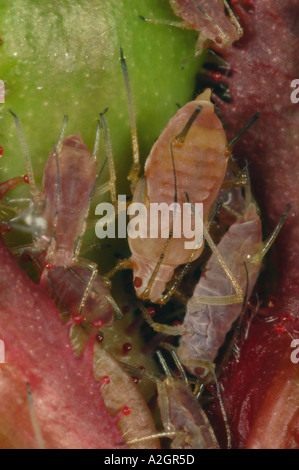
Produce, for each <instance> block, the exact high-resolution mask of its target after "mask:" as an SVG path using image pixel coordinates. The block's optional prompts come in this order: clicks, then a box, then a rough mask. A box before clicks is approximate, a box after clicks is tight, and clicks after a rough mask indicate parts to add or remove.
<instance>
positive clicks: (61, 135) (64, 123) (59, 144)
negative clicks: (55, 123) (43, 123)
mask: <svg viewBox="0 0 299 470" xmlns="http://www.w3.org/2000/svg"><path fill="white" fill-rule="evenodd" d="M68 120H69V117H68V116H66V115H65V116H64V117H63V124H62V128H61V132H60V136H59V140H58V143H57V151H58V153H59V152H60V150H61V147H62V142H63V139H64V134H65V130H66V126H67V123H68Z"/></svg>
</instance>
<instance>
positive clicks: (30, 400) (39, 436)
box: [26, 382, 46, 449]
mask: <svg viewBox="0 0 299 470" xmlns="http://www.w3.org/2000/svg"><path fill="white" fill-rule="evenodd" d="M26 387H27V400H28V405H29V413H30V419H31V424H32V427H33V432H34V436H35V439H36V442H37V444H38V447H39V448H40V449H45V448H46V447H45V442H44V439H43V436H42V433H41V429H40V426H39V422H38V419H37V416H36V413H35V409H34V404H33V397H32V392H31V388H30V384H29V382H26Z"/></svg>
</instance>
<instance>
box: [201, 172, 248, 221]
mask: <svg viewBox="0 0 299 470" xmlns="http://www.w3.org/2000/svg"><path fill="white" fill-rule="evenodd" d="M247 170H248V164H246V166H245V167H244V168H243V169H242V170H241V171H240V172H239V174H238V175H237V176H236V177H235V179H234V180H233V182H232V183H231V185H230V187H229V188H228V189H227V190H226V191H225V193H224V195H223V197H222V198H221V201H220V202H219V203H218V205H217V207H216V208H215V210H214V211H213V213H212V215H211V217H210V219H209V221H208V225H207V228H208V229H209V228H210V225H211V223H212V222H213V220H214V219H215V217H216V216H217V214H218V212H219V211H220V209H221V207H222V206H223V205H224V203H225V200H226V198H227V196H228V195H229V193H230V192H231V191H232V189H233V188H234V187H235V185H236V183H237V182H238V181H239V180H240V179H241V178H242V176H243V175H244V173H245V174H246V175H247V174H248V173H247Z"/></svg>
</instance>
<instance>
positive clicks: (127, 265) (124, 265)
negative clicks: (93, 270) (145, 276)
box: [102, 259, 132, 286]
mask: <svg viewBox="0 0 299 470" xmlns="http://www.w3.org/2000/svg"><path fill="white" fill-rule="evenodd" d="M131 268H132V264H131V261H130V260H129V259H120V260H118V261H117V263H116V265H115V266H114V267H113V268H112V269H110V271H108V273H106V274H105V276H102V281H103V282H104V283H105V284H106V285H107V286H110V284H111V281H110V279H111V278H112V277H113V276H114V275H115V274H116V273H117V272H118V271H123V270H124V269H131Z"/></svg>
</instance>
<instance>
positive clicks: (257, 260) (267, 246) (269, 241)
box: [249, 204, 291, 265]
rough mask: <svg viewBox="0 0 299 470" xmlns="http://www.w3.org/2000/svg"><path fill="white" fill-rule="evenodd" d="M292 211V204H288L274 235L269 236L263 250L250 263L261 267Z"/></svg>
mask: <svg viewBox="0 0 299 470" xmlns="http://www.w3.org/2000/svg"><path fill="white" fill-rule="evenodd" d="M290 209H291V206H290V204H287V205H286V207H285V210H284V213H283V214H282V215H281V217H280V219H279V221H278V224H277V225H276V227H275V229H274V230H273V232H272V234H271V235H270V236H269V238H268V239H267V240H266V241H265V242H264V246H263V248H262V249H261V250H260V251H259V252H258V253H257V254H256V255H254V256H253V257H252V258H251V259H250V260H249V262H250V263H254V264H257V265H259V264H260V263H261V261H262V259H263V258H264V256H265V255H266V253H267V252H268V251H269V249H270V248H271V246H272V245H273V242H274V240H275V239H276V237H277V235H278V234H279V232H280V230H281V228H282V226H283V224H284V223H285V220H286V218H287V215H288V212H289V210H290Z"/></svg>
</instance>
